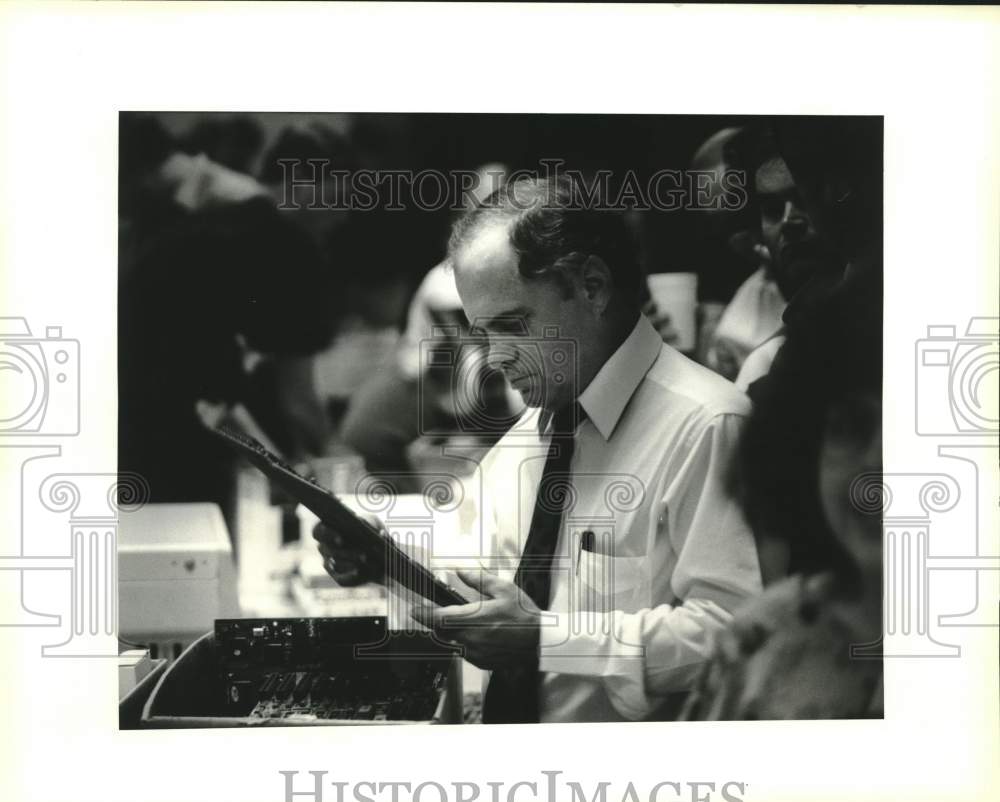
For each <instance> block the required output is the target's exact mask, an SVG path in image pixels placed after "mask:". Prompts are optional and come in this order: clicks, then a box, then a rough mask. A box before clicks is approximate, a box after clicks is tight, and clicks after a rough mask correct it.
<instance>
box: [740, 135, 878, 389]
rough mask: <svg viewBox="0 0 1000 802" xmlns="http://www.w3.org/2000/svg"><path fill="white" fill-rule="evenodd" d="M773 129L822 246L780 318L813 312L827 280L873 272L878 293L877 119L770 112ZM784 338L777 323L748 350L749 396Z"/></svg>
mask: <svg viewBox="0 0 1000 802" xmlns="http://www.w3.org/2000/svg"><path fill="white" fill-rule="evenodd" d="M771 128H772V130H773V132H774V145H773V147H776V148H777V149H778V150H779V151H780V153H781V161H782V162H783V165H784V171H787V172H788V173H789V174H790V175H791V178H792V181H793V183H794V185H795V187H796V197H797V199H798V202H799V204H800V205H801V208H802V210H803V214H805V215H806V216H807V217H808V219H809V220H810V223H811V226H812V227H813V228H814V229H815V230H816V231H818V232H819V234H820V236H821V238H822V242H823V250H824V256H823V259H822V262H823V269H819V270H814V271H812V272H808V271H794V273H793V274H792V275H791V276H789V278H791V279H792V280H793V281H794V280H797V278H796V277H798V279H802V280H801V281H800V283H799V285H798V286H797V287H796V290H795V293H794V296H790V295H786V298H788V301H789V303H788V307H787V308H786V310H785V312H784V314H783V315H782V320H783V323H784V324H785V325H788V324H789V323H790V322H791V321H793V320H795V319H796V318H797V317H801V316H809V315H811V314H812V313H813V308H814V306H815V304H816V303H822V299H823V297H824V296H825V294H826V292H827V291H828V290H829V289H830V288H831V287H832V286H835V285H836V284H838V283H839V282H840V281H841V280H843V279H844V278H845V277H848V276H851V275H854V274H860V273H864V274H867V273H870V274H872V276H873V278H872V280H871V282H870V283H868V284H867V286H868V287H869V288H870V291H871V292H873V293H875V294H876V295H877V296H878V298H879V299H881V298H882V148H881V144H882V122H881V118H878V117H835V118H827V117H775V118H773V120H772V122H771ZM785 181H786V183H787V179H785ZM778 248H779V249H780V243H779V245H778ZM770 250H771V248H770V246H769V251H770ZM773 255H774V254H773V253H771V256H772V257H773ZM817 299H818V300H817ZM783 342H784V331H783V330H781V331H779V332H778V333H777V334H776V335H775V336H774V337H772V338H771V339H770V340H767V341H765V342H764V343H763V344H762V345H761V346H759V347H758V348H757V349H755V350H754V351H753V352H752V353H751V354H750V355H749V356H748V357H747V359H746V362H745V363H744V365H743V368H742V369H741V372H740V376H739V377H738V379H737V383H738V384H740V385H741V386H743V387H745V388H747V390H748V392H750V394H751V396H753V389H752V385H753V383H754V382H755V381H756V380H757V379H759V378H760V377H762V376H764V375H766V373H767V371H768V370H769V369H770V367H771V364H772V362H773V361H774V360H775V359H777V358H778V354H779V351H780V348H781V345H782V344H783Z"/></svg>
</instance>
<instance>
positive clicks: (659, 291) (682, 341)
mask: <svg viewBox="0 0 1000 802" xmlns="http://www.w3.org/2000/svg"><path fill="white" fill-rule="evenodd" d="M648 279H649V293H650V295H651V296H652V297H653V301H654V302H655V303H656V308H657V309H658V310H659V311H660V312H661V313H662V312H665V313H666V314H668V315H670V323H671V325H672V326H673V328H674V330H675V331H676V332H677V335H678V339H677V341H676V342H673V343H671V345H673V346H674V348H676V349H677V350H678V351H694V348H695V344H696V342H697V333H698V328H697V325H696V310H697V308H698V275H697V274H696V273H653V274H651V275H650V276H648Z"/></svg>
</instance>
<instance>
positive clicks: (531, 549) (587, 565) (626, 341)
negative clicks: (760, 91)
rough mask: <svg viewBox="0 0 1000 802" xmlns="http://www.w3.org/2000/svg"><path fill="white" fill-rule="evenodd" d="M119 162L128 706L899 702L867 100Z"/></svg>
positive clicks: (248, 137)
mask: <svg viewBox="0 0 1000 802" xmlns="http://www.w3.org/2000/svg"><path fill="white" fill-rule="evenodd" d="M119 154H120V163H119V204H120V205H119V226H120V229H119V233H120V237H121V240H120V246H119V258H120V262H119V306H118V310H119V327H118V337H119V349H118V354H119V373H118V375H119V383H118V389H119V441H118V442H119V471H120V472H121V474H122V475H123V476H126V475H127V476H133V477H135V481H136V482H137V483H139V484H140V485H141V487H142V492H143V493H144V494H145V495H146V497H147V498H146V499H145V500H146V504H145V505H144V507H143V509H141V510H138V511H135V512H133V513H130V514H127V515H125V516H123V519H122V522H121V523H122V525H121V543H120V546H119V590H120V593H119V597H120V604H121V610H120V618H119V621H120V629H119V634H120V637H121V638H122V639H123V641H125V642H126V645H132V644H134V645H135V646H137V647H138V649H139V651H141V652H143V654H142V655H139V656H137V657H138V662H137V663H136V667H135V668H134V669H132V671H133V673H142V672H145V671H150V672H152V671H153V670H154V669H155V668H158V667H160V666H163V676H162V679H161V680H160V681H159V682H158V683H157V684H156V685H155V686H153V680H152V679H150V680H147V681H146V682H145V686H144V687H145V688H147V689H149V688H150V686H153V687H152V688H151V689H150V695H149V696H147V697H146V698H145V701H144V702H143V709H142V711H141V712H139V711H138V704H139V701H140V700H141V699H142V697H143V696H144V695H145V694H144V693H143V694H140V695H136V696H135V698H131V697H130V698H129V707H130V708H133V709H132V714H133V715H132V716H131V723H132V724H135V725H137V726H156V725H157V724H168V725H174V726H176V725H177V724H178V723H184V724H186V725H188V726H198V725H202V726H217V725H220V724H222V723H227V722H228V723H231V724H233V725H237V726H238V725H240V724H250V723H256V724H292V723H317V724H318V723H340V722H344V721H348V722H352V723H357V722H360V721H369V722H375V721H378V722H401V721H412V720H420V721H423V720H428V721H449V722H452V723H456V722H466V723H480V722H482V723H486V724H492V723H522V724H523V723H539V722H540V723H546V722H607V721H642V720H656V721H676V720H678V719H681V720H684V719H687V720H705V719H716V720H718V719H743V720H746V719H761V718H764V719H776V718H785V719H788V718H790V719H803V718H861V717H881V715H882V687H881V684H882V671H881V653H880V644H879V638H880V634H881V597H882V549H881V537H882V530H881V526H880V521H879V515H878V513H879V509H880V506H879V493H880V492H881V483H880V476H881V467H882V463H881V382H882V371H881V352H882V273H881V271H882V225H881V223H882V221H881V216H882V120H881V119H880V118H878V117H820V116H816V117H725V116H718V117H701V116H698V117H694V116H670V115H663V116H641V115H628V116H615V115H493V114H482V115H469V114H353V115H352V114H304V113H298V114H281V113H277V114H212V113H158V114H157V113H133V112H123V113H122V114H121V118H120V138H119ZM220 434H222V435H225V437H224V436H220ZM227 437H228V438H229V439H228V441H227V439H226V438H227ZM247 448H250V449H252V450H251V451H249V452H248V451H247ZM260 459H263V460H264V464H263V465H261V464H260V463H259V460H260ZM296 474H297V476H296ZM299 477H301V478H299ZM310 480H311V481H310ZM318 491H322V492H318ZM328 508H329V509H328ZM355 516H361V517H360V518H359V519H355ZM196 589H197V590H196ZM209 632H210V633H211V634H210V635H209V636H208V637H203V636H205V635H206V633H209ZM421 641H426V646H421V647H420V648H419V649H418V651H419V652H420V653H424V652H427V653H428V654H431V653H434V654H435V655H437V656H433V657H427V658H425V659H423V664H422V665H420V666H417V665H415V664H413V660H410V659H408V658H406V657H405V654H407V653H408V651H404V653H403V654H404V656H403V657H400V658H398V659H394V658H393V657H392V654H393V653H394V649H395V648H397V647H399V646H400V644H408V646H414V648H416V646H415V644H417V643H419V642H421ZM379 644H381V646H379V648H375V647H376V646H378V645H379ZM400 648H402V647H400ZM373 649H374V653H373V654H372V653H370V652H372V650H373ZM407 649H408V647H407ZM428 650H429V651H428ZM438 653H440V654H439V655H438ZM131 655H132V652H130V658H129V659H130V660H132V659H133V657H132V656H131ZM451 657H453V658H454V659H450V658H451ZM397 663H398V665H396V664H397ZM414 672H416V673H415V674H414ZM449 694H451V695H452V696H454V697H455V698H454V699H449V698H448V697H449ZM438 699H440V701H441V705H440V707H439V708H438V707H436V706H435V704H434V702H437V701H438ZM446 701H447V704H445V702H446ZM457 701H461V705H460V706H458V705H457V704H456V702H457ZM136 712H139V717H138V721H137V722H136V720H135V715H134V714H135V713H136Z"/></svg>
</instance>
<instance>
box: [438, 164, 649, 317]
mask: <svg viewBox="0 0 1000 802" xmlns="http://www.w3.org/2000/svg"><path fill="white" fill-rule="evenodd" d="M600 207H601V199H600V198H599V197H596V198H594V197H591V196H590V195H589V194H586V195H585V193H584V190H583V188H582V187H580V186H579V185H578V184H577V182H576V181H575V180H574V179H573V178H571V177H569V176H560V177H558V178H547V179H543V178H521V179H515V180H514V181H512V182H509V183H507V184H506V185H505V186H503V187H501V188H500V189H498V190H497V191H496V192H494V193H492V194H491V195H490V196H489V197H488V198H486V200H484V201H483V202H482V203H480V204H479V205H478V206H476V207H475V208H473V209H470V210H469V211H468V212H466V213H465V214H464V215H462V216H461V217H460V218H459V219H458V220H457V221H456V222H455V224H454V226H453V227H452V233H451V238H450V240H449V243H448V251H449V254H451V255H452V256H454V255H455V254H456V253H457V252H458V250H459V249H460V248H461V247H462V246H463V245H465V244H466V243H467V242H468V241H469V240H471V239H472V237H473V236H474V235H475V234H477V233H478V232H479V231H481V230H482V228H484V227H485V226H486V225H488V224H491V223H498V222H499V223H507V224H508V226H509V228H508V232H509V238H510V244H511V247H512V248H513V249H514V252H515V254H517V260H518V263H517V267H518V271H519V272H520V274H521V275H522V276H523V277H524V278H525V279H527V280H536V279H541V278H552V279H554V280H555V281H557V282H560V283H561V284H562V286H563V287H564V288H565V287H566V286H568V282H567V281H566V275H565V273H566V271H569V270H573V269H575V268H577V267H579V266H581V265H582V264H583V263H584V261H585V260H586V258H587V257H588V256H598V257H600V258H601V259H602V260H603V261H604V263H605V264H606V265H607V266H608V270H609V271H610V272H611V277H612V281H613V283H614V287H615V289H616V291H617V293H618V294H619V296H620V297H621V298H622V299H623V300H624V301H625V302H627V303H629V304H634V305H637V304H638V302H639V298H640V297H641V294H642V286H643V282H644V276H643V273H642V271H641V269H640V266H639V259H638V255H637V251H636V247H635V243H634V241H633V239H632V236H631V233H630V231H629V229H628V226H627V225H626V221H625V217H624V215H622V214H621V213H619V212H615V211H611V210H602V209H601V208H600Z"/></svg>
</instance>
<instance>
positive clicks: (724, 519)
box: [539, 414, 762, 719]
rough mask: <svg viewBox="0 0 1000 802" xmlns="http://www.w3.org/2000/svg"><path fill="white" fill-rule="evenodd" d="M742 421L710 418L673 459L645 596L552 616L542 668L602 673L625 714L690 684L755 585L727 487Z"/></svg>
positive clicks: (744, 528)
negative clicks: (625, 605)
mask: <svg viewBox="0 0 1000 802" xmlns="http://www.w3.org/2000/svg"><path fill="white" fill-rule="evenodd" d="M743 420H744V417H743V416H742V415H737V414H720V415H716V416H714V417H711V418H709V419H708V420H707V421H704V422H702V423H701V424H700V425H698V426H696V427H693V428H692V431H691V434H690V436H689V438H687V443H688V444H690V445H689V446H688V447H685V448H684V449H679V450H678V454H677V457H676V459H672V460H671V462H672V467H671V469H670V470H668V474H667V480H666V482H665V489H664V490H663V492H662V497H661V499H660V510H661V512H662V514H661V515H660V516H659V517H658V520H657V521H656V523H655V531H654V532H653V534H652V539H653V544H652V546H653V548H652V552H651V554H652V555H654V556H653V559H652V560H651V561H650V563H649V565H648V572H649V573H648V578H649V588H650V594H649V598H650V601H651V602H652V604H651V605H650V606H649V607H646V608H642V609H639V610H637V611H635V612H624V611H621V610H609V611H593V610H590V611H587V610H583V611H573V612H569V613H560V614H558V616H556V618H557V619H558V620H557V621H555V623H553V624H552V625H547V626H543V627H542V630H541V636H540V647H541V648H540V662H539V667H540V669H541V670H542V671H546V672H558V673H564V674H575V675H580V676H589V677H593V678H600V680H601V681H602V682H603V684H604V687H605V690H606V692H607V694H608V697H609V699H610V700H611V702H612V704H613V705H614V706H615V708H616V709H617V710H618V712H619V713H621V715H623V716H625V717H626V718H630V719H639V718H644V717H646V716H648V715H649V714H651V713H652V712H653V711H654V710H656V709H657V708H658V707H659V706H660V705H661V704H662V702H663V698H664V697H665V696H667V695H668V694H671V693H675V692H678V691H685V690H688V689H689V688H690V687H691V686H692V685H693V683H694V681H695V679H696V677H697V675H698V672H699V670H700V668H701V667H702V665H703V664H704V663H705V661H706V660H707V659H708V657H709V654H710V651H711V645H712V640H713V637H714V635H715V633H717V632H718V631H720V630H722V629H723V628H724V627H725V626H726V625H727V624H728V623H729V621H730V620H731V618H732V613H733V611H734V610H735V609H736V608H737V607H739V606H740V605H741V604H742V603H743V602H744V601H745V600H746V599H748V598H750V597H752V596H755V595H757V594H759V593H760V592H761V590H762V586H761V573H760V566H759V564H758V560H757V550H756V547H755V544H754V539H753V535H752V533H751V531H750V528H749V526H748V524H747V522H746V519H745V517H744V515H743V513H742V510H741V509H740V506H739V504H738V503H737V501H736V499H735V498H734V497H733V496H732V495H731V493H730V492H729V489H728V487H727V474H728V471H729V469H730V462H731V460H732V459H733V457H734V454H735V449H736V445H737V442H738V438H739V434H740V429H741V427H742V424H743ZM671 563H673V570H672V571H671V570H670V567H671V565H670V564H671ZM581 658H583V659H581Z"/></svg>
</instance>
